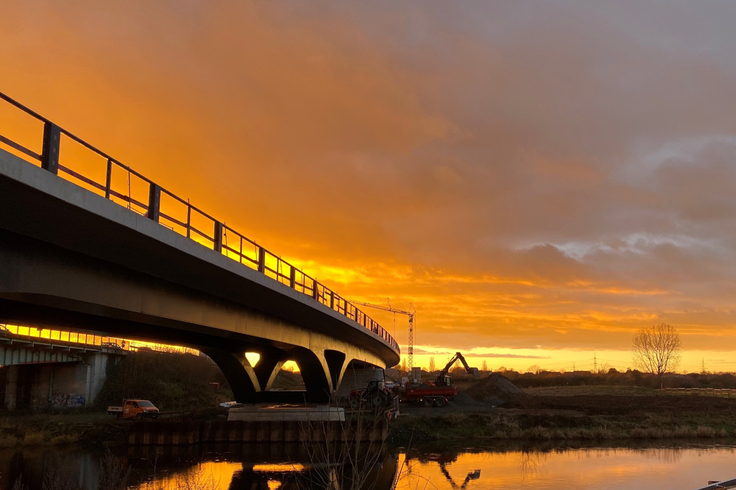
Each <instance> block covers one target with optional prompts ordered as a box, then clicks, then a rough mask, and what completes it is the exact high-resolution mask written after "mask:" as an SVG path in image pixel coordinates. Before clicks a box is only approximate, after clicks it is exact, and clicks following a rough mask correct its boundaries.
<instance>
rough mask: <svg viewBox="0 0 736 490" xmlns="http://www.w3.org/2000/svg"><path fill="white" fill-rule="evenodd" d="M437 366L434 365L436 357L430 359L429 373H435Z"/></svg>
mask: <svg viewBox="0 0 736 490" xmlns="http://www.w3.org/2000/svg"><path fill="white" fill-rule="evenodd" d="M434 369H435V365H434V356H432V357H430V358H429V372H430V373H432V372H434Z"/></svg>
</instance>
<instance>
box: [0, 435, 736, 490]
mask: <svg viewBox="0 0 736 490" xmlns="http://www.w3.org/2000/svg"><path fill="white" fill-rule="evenodd" d="M336 454H339V453H336ZM376 454H378V452H377V453H376ZM105 457H106V455H105V454H101V453H99V452H90V451H82V450H79V449H73V448H70V449H67V450H63V451H58V450H52V449H42V448H39V449H30V450H29V449H24V450H7V449H6V450H2V451H0V475H1V478H0V489H1V490H10V489H11V488H12V484H13V482H14V481H15V479H16V478H17V477H18V475H19V474H22V475H23V480H24V481H25V483H26V484H27V487H28V488H29V489H36V488H41V487H42V477H41V475H42V474H43V473H44V472H49V471H51V472H55V473H56V476H55V478H56V479H59V478H67V479H69V480H71V481H73V482H74V483H75V484H76V486H78V487H79V488H83V489H84V490H97V488H98V486H97V481H98V480H97V479H98V477H99V473H100V470H99V468H100V461H101V460H104V459H105ZM318 459H320V458H318V457H317V454H316V453H314V452H311V451H308V450H307V451H305V449H304V448H303V447H298V446H289V445H285V446H268V445H267V446H257V445H239V446H218V447H199V448H179V449H176V448H163V449H159V450H154V449H150V448H142V449H136V448H131V449H128V450H127V452H123V453H112V454H111V455H109V456H107V462H108V463H109V462H110V461H114V462H116V463H119V464H121V465H124V466H126V467H129V468H130V476H129V485H130V487H129V488H131V489H135V490H177V489H179V488H187V489H194V488H200V489H202V490H215V489H218V490H219V489H222V490H225V489H227V490H241V489H249V490H261V489H263V490H275V489H279V488H281V489H283V490H288V489H292V488H294V489H296V488H306V486H305V485H304V484H298V483H297V481H296V480H297V479H299V478H301V481H302V483H303V482H305V481H306V478H307V477H306V476H305V475H311V477H312V481H313V482H314V481H316V482H318V483H316V484H315V485H314V486H313V488H324V487H325V484H322V483H319V481H320V478H329V476H330V475H333V476H334V475H335V474H336V471H337V473H340V471H339V470H335V469H334V468H335V467H336V466H338V465H334V464H320V463H319V462H318V461H317V460H318ZM335 459H339V458H333V460H331V461H328V463H329V462H332V463H334V462H335ZM323 463H324V461H323ZM735 463H736V446H733V445H729V444H697V443H687V444H677V443H672V444H666V445H663V444H661V443H659V444H656V445H646V444H644V445H642V444H636V443H635V442H634V441H632V442H631V443H628V444H627V445H621V446H607V447H603V446H587V447H581V446H578V447H569V446H552V445H547V446H539V445H537V446H530V445H524V446H520V445H514V444H509V443H505V444H501V445H494V446H485V447H472V448H463V447H456V448H446V447H445V448H443V449H440V448H438V447H422V448H419V449H411V450H408V451H407V450H404V449H397V450H382V451H380V457H378V458H377V459H376V465H375V467H374V468H373V470H372V471H370V472H366V474H365V475H362V474H361V475H358V476H357V477H356V478H358V479H360V480H365V481H367V482H369V483H370V484H371V485H372V488H373V489H375V490H388V489H390V488H392V485H393V484H394V481H396V488H397V489H405V490H415V489H416V490H426V489H438V490H450V489H458V488H467V489H469V490H473V489H474V490H489V489H534V490H548V489H549V490H551V489H556V490H559V489H561V488H564V489H566V490H575V489H592V488H594V489H599V490H605V489H627V490H637V489H642V490H643V489H646V490H652V489H663V490H691V489H695V488H698V487H701V486H705V485H706V484H707V482H708V480H725V479H731V478H736V464H735ZM340 474H341V475H342V476H343V477H345V475H343V474H342V473H340ZM300 475H301V476H300ZM343 481H345V480H343ZM343 488H349V486H343ZM364 488H369V487H364Z"/></svg>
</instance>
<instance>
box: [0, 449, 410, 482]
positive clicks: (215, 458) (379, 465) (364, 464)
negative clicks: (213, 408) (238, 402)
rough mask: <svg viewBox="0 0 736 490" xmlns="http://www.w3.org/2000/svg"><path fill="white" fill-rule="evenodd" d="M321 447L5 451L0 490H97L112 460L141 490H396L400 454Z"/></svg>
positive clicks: (0, 466)
mask: <svg viewBox="0 0 736 490" xmlns="http://www.w3.org/2000/svg"><path fill="white" fill-rule="evenodd" d="M321 446H322V447H321V448H320V449H318V450H315V449H314V448H309V447H308V446H307V445H304V444H299V443H290V444H265V445H259V444H216V445H197V446H188V447H177V446H158V447H156V446H147V447H129V448H122V449H120V450H117V451H112V452H110V453H107V452H106V451H105V450H102V449H97V450H80V449H79V448H71V447H70V448H67V449H59V448H23V449H5V450H0V474H1V475H2V478H0V490H11V489H12V488H13V484H14V483H15V481H16V480H17V479H18V478H21V480H22V482H23V484H24V485H25V487H26V488H28V489H37V488H38V489H40V488H45V487H44V484H46V485H48V481H47V480H48V479H49V478H48V477H49V476H51V477H52V478H53V480H55V483H56V484H57V485H58V486H51V487H50V490H54V489H56V488H64V489H83V490H98V489H100V487H99V483H98V482H99V478H100V473H101V471H103V470H101V465H100V463H101V462H103V460H104V459H105V458H113V459H114V460H115V461H116V462H117V463H119V465H120V467H121V468H123V469H124V470H128V469H129V471H130V474H129V478H128V482H127V487H126V488H131V489H139V490H178V489H181V488H186V489H197V490H215V489H227V490H244V489H248V490H261V489H263V490H271V489H276V488H279V489H284V490H291V489H299V490H317V489H325V488H330V489H333V490H369V489H370V490H389V489H392V488H394V482H395V480H396V478H397V473H398V471H399V469H398V466H399V465H398V461H399V456H398V453H396V452H392V451H389V450H387V449H386V448H385V447H382V446H380V445H366V446H365V447H362V448H360V450H359V451H358V454H357V456H356V455H355V454H346V453H345V452H344V450H343V449H344V448H343V447H341V446H336V445H329V446H326V445H324V444H322V445H321ZM325 450H326V451H327V452H325ZM328 453H329V455H327V454H328ZM326 455H327V456H326ZM44 477H46V481H45V480H44Z"/></svg>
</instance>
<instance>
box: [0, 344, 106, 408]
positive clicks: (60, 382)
mask: <svg viewBox="0 0 736 490" xmlns="http://www.w3.org/2000/svg"><path fill="white" fill-rule="evenodd" d="M111 357H112V356H110V355H109V354H105V353H96V354H90V355H88V356H87V358H86V362H78V363H52V364H23V365H18V366H6V367H5V368H4V369H6V381H5V400H4V402H5V409H6V410H9V411H12V410H17V409H30V410H32V411H36V410H45V409H47V408H73V407H78V406H90V405H92V404H93V403H94V401H95V398H96V397H97V395H98V394H99V392H100V390H101V389H102V386H103V385H104V384H105V378H106V375H105V369H106V367H107V363H108V362H110V359H111Z"/></svg>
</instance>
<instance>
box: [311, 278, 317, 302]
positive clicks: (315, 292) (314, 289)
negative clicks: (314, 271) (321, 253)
mask: <svg viewBox="0 0 736 490" xmlns="http://www.w3.org/2000/svg"><path fill="white" fill-rule="evenodd" d="M318 285H319V283H318V282H317V279H312V298H314V299H316V300H317V301H319V288H318V287H317V286H318Z"/></svg>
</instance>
